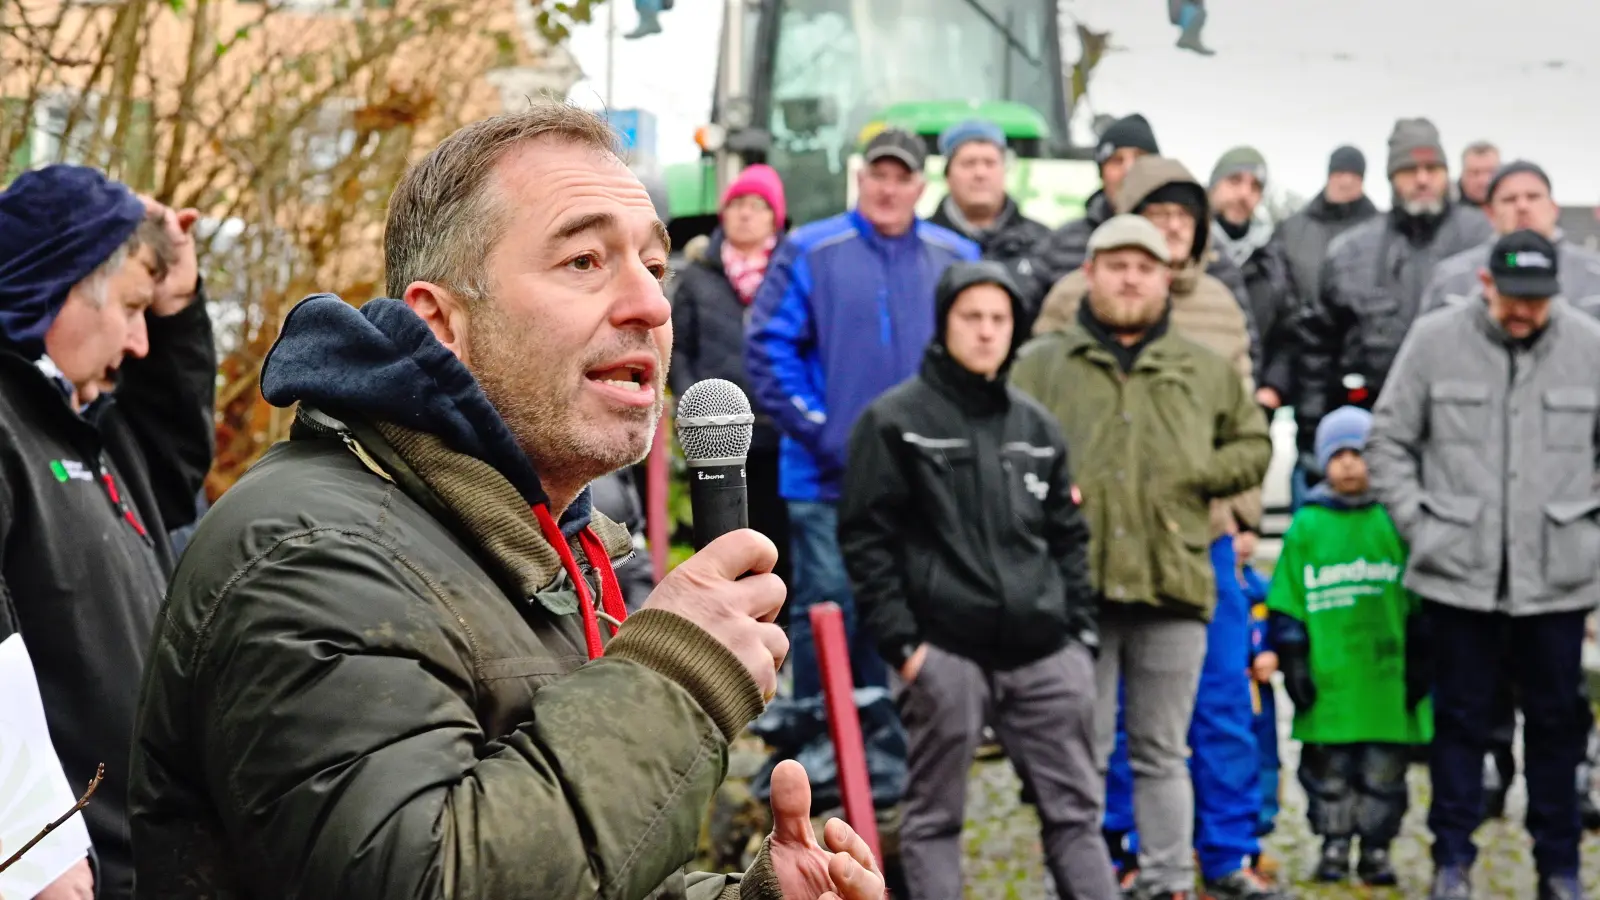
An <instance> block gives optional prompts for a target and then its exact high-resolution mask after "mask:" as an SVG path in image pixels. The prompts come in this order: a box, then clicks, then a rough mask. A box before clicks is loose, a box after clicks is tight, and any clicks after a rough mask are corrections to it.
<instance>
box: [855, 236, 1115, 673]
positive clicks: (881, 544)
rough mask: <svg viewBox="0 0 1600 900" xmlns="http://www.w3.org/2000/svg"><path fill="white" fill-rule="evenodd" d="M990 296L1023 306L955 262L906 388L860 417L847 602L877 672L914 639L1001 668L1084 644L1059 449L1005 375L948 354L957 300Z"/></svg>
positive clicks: (1051, 426)
mask: <svg viewBox="0 0 1600 900" xmlns="http://www.w3.org/2000/svg"><path fill="white" fill-rule="evenodd" d="M977 284H997V285H1000V286H1001V287H1003V288H1004V289H1005V290H1006V292H1007V294H1009V295H1010V297H1011V301H1012V315H1013V316H1014V317H1015V316H1019V315H1020V314H1021V313H1022V311H1023V309H1024V308H1025V303H1024V299H1023V297H1022V294H1021V291H1020V290H1019V289H1018V288H1017V286H1016V284H1015V282H1013V281H1012V279H1011V277H1010V275H1009V273H1008V272H1007V270H1006V269H1005V268H1004V267H1003V266H1002V265H1001V264H999V263H996V262H982V263H970V264H968V263H958V264H956V265H954V266H952V267H951V268H950V269H949V270H948V271H947V272H946V273H945V276H944V278H943V279H942V280H941V281H940V283H939V288H938V292H937V295H936V307H937V309H938V325H937V328H936V334H935V337H934V339H933V341H932V342H930V343H929V344H928V348H927V351H926V353H924V355H923V361H922V370H921V372H920V373H919V374H918V375H917V377H916V378H913V379H911V380H910V381H908V382H906V383H904V384H902V385H900V386H898V387H896V388H894V389H892V390H890V391H889V392H888V393H885V394H884V395H883V396H881V397H879V398H878V399H877V400H875V401H874V402H873V403H872V404H871V405H870V406H868V407H867V409H866V411H864V412H863V413H862V415H861V417H860V419H859V420H858V421H857V423H856V426H855V428H854V430H853V431H852V432H851V435H850V466H849V468H848V469H847V470H846V472H845V480H844V489H843V490H842V492H841V500H840V509H839V546H840V549H841V551H842V552H843V555H844V562H845V568H846V569H847V570H848V571H849V573H850V579H851V583H852V586H853V587H854V591H855V599H856V603H858V604H859V605H860V608H861V610H862V615H863V617H864V620H865V621H866V623H867V625H868V627H869V628H870V629H871V631H872V633H873V634H874V635H875V636H876V637H877V638H878V642H879V649H880V652H882V654H883V656H884V657H885V659H887V660H888V661H889V662H890V663H891V664H893V665H896V666H898V665H900V664H901V663H903V662H904V661H905V660H906V658H907V657H909V655H910V654H911V652H912V651H914V650H915V649H916V647H917V645H918V644H921V643H923V642H924V641H926V642H928V643H931V644H933V645H934V646H936V647H939V648H940V649H941V650H945V651H948V652H950V653H954V654H957V655H959V656H963V657H966V658H968V659H971V660H973V661H975V662H977V663H978V664H979V665H981V666H984V667H986V668H996V669H1009V668H1013V667H1016V666H1021V665H1025V664H1027V663H1029V662H1032V661H1034V660H1037V659H1039V658H1041V657H1044V656H1047V655H1049V654H1050V653H1053V652H1055V651H1056V650H1057V649H1059V648H1060V647H1061V646H1062V645H1064V644H1065V643H1066V642H1067V641H1069V640H1077V641H1081V642H1083V643H1086V644H1091V645H1092V644H1093V643H1094V642H1095V638H1094V617H1093V613H1092V610H1093V600H1092V596H1093V593H1092V589H1091V588H1090V583H1089V568H1088V557H1087V550H1088V538H1089V536H1088V530H1087V528H1086V526H1085V525H1084V522H1083V518H1082V516H1081V515H1080V514H1079V511H1078V497H1079V494H1078V491H1077V489H1076V488H1075V487H1074V486H1073V484H1072V476H1071V470H1070V466H1069V464H1068V459H1067V447H1066V443H1065V440H1064V439H1063V438H1062V436H1061V431H1060V428H1059V426H1057V425H1056V423H1055V421H1054V420H1053V419H1052V418H1051V416H1050V414H1049V413H1048V412H1046V411H1045V410H1044V408H1043V407H1041V406H1039V405H1038V403H1036V402H1035V401H1033V400H1032V399H1029V398H1028V397H1026V396H1025V395H1023V394H1022V393H1021V392H1020V391H1018V390H1016V389H1015V388H1013V387H1011V386H1010V385H1009V384H1008V383H1007V381H1006V372H1007V370H1008V369H1009V368H1010V364H1011V360H1012V359H1013V358H1014V357H1015V355H1016V351H1017V349H1018V347H1019V346H1020V344H1021V343H1022V339H1023V338H1024V337H1025V336H1026V335H1025V333H1024V332H1023V331H1022V330H1021V329H1017V330H1014V331H1013V334H1012V342H1011V347H1010V350H1009V352H1008V354H1007V356H1006V360H1005V362H1004V364H1003V365H1002V366H1001V368H1000V371H999V373H998V374H997V375H996V376H995V377H994V378H993V379H987V378H984V377H983V376H981V375H978V374H975V373H973V372H971V371H970V370H968V369H966V368H965V367H964V366H962V365H961V364H960V363H959V362H957V361H956V360H955V358H954V357H952V356H951V355H950V352H949V350H948V349H947V348H946V345H945V338H946V331H947V327H948V322H949V315H950V309H951V307H952V306H953V305H954V303H955V301H956V299H957V298H958V297H959V296H960V294H961V292H962V291H964V290H966V289H967V288H969V287H972V286H973V285H977Z"/></svg>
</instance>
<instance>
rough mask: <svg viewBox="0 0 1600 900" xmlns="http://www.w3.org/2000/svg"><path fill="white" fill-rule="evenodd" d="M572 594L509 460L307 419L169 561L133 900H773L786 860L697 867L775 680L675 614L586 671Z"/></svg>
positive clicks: (142, 730) (150, 700)
mask: <svg viewBox="0 0 1600 900" xmlns="http://www.w3.org/2000/svg"><path fill="white" fill-rule="evenodd" d="M593 527H594V530H595V532H596V534H597V535H598V536H599V537H600V539H601V541H602V542H603V543H604V545H605V546H606V548H607V550H608V552H610V553H611V554H613V555H615V556H621V555H625V554H626V553H628V552H629V551H630V550H631V541H630V540H629V537H628V534H627V530H626V529H624V528H622V527H621V526H619V525H616V524H615V523H612V522H609V521H607V520H605V519H604V518H603V517H601V516H598V515H596V516H594V518H593ZM570 543H571V544H572V545H573V549H574V552H575V553H578V554H580V558H581V552H582V547H581V545H580V544H579V543H578V542H577V541H575V540H574V541H571V542H570ZM582 568H583V570H584V573H585V580H586V581H589V582H591V585H590V590H591V593H592V594H593V595H594V596H599V586H598V585H596V584H593V583H592V582H594V581H595V579H594V577H593V574H592V570H591V569H590V567H589V566H588V565H587V564H586V562H585V564H584V565H583V567H582ZM578 602H579V601H578V599H577V595H576V594H575V592H574V590H573V586H572V584H571V582H570V581H568V580H567V576H566V575H565V573H564V572H563V571H562V567H561V565H560V562H559V560H558V558H557V554H556V550H555V548H554V547H553V546H552V545H550V544H549V543H547V542H546V541H545V539H544V537H543V535H542V534H541V532H540V529H539V526H538V524H537V521H536V520H535V518H534V516H533V515H532V514H531V513H530V512H529V509H528V507H527V505H526V504H525V503H524V502H523V500H522V498H521V496H520V495H519V494H518V492H517V490H516V488H514V487H513V486H512V485H511V484H510V482H508V481H507V480H506V479H505V478H504V477H503V476H502V475H501V474H500V473H499V472H497V471H496V470H494V469H493V468H491V467H490V466H488V465H487V464H485V463H483V462H481V461H479V460H477V459H475V458H473V457H470V456H466V455H463V454H460V453H456V452H454V451H452V450H450V449H448V448H446V447H445V445H444V444H443V443H442V442H441V441H440V440H439V439H438V438H436V437H433V436H431V435H427V434H423V433H420V432H414V431H408V430H406V429H403V428H399V427H395V426H392V425H388V424H384V423H373V424H367V423H362V422H360V421H355V420H351V421H347V422H341V421H339V420H335V419H332V418H330V417H326V416H321V415H320V414H317V413H315V412H310V411H307V410H305V409H302V410H301V411H300V415H299V418H298V419H297V421H296V425H295V433H294V435H293V439H292V440H289V441H287V442H284V443H280V444H278V445H276V446H274V447H273V448H272V449H271V450H269V451H268V453H267V454H266V456H265V457H263V459H262V460H261V461H260V462H259V463H257V464H256V465H255V466H254V467H253V468H252V469H251V470H250V472H249V473H248V474H246V475H245V477H244V478H243V479H241V480H240V481H239V482H238V484H236V485H235V486H234V487H233V488H231V489H230V490H229V491H228V492H227V494H225V495H224V496H223V497H222V498H221V499H220V500H219V501H218V503H217V504H216V506H214V507H213V508H212V509H211V510H210V512H208V513H207V515H206V517H205V519H204V520H203V521H202V522H201V523H200V527H199V530H198V531H197V532H196V533H195V536H194V538H193V540H192V542H191V543H190V545H189V547H188V549H187V551H186V552H185V554H184V557H183V560H182V562H181V563H180V565H179V566H178V569H177V572H176V574H175V575H174V576H173V580H172V587H171V591H170V595H169V598H168V600H167V603H166V606H165V607H164V608H163V610H162V616H161V620H160V624H159V628H158V632H157V634H156V637H155V643H154V645H153V652H152V654H151V662H150V665H149V667H148V670H147V673H146V676H145V683H144V691H143V699H142V703H141V707H140V716H139V720H138V725H137V733H136V746H135V753H134V759H135V762H134V770H133V772H132V773H131V782H132V785H131V791H130V809H131V816H130V818H131V824H132V832H133V844H134V856H135V861H136V865H137V871H138V886H137V891H138V897H139V898H141V900H143V898H150V900H156V898H160V900H201V898H206V900H232V898H244V897H261V898H268V897H270V898H274V900H281V898H308V900H311V898H315V900H322V898H334V897H337V898H341V900H380V898H381V900H420V898H430V900H432V898H441V900H491V898H492V900H543V898H557V897H559V898H577V897H605V898H608V900H610V898H616V900H639V898H643V897H646V896H656V897H662V898H690V900H713V898H718V900H726V898H744V900H753V898H759V900H777V893H778V892H777V890H776V889H775V884H776V882H775V879H773V878H772V877H771V869H770V866H769V865H767V864H766V862H765V854H762V856H761V857H760V858H759V859H758V862H757V868H754V869H752V871H751V872H750V873H749V874H748V875H747V876H746V877H745V878H744V879H743V882H742V883H741V882H740V878H739V877H738V876H723V875H692V876H685V875H684V874H683V873H682V872H681V871H680V870H681V868H682V866H683V865H684V864H685V863H686V862H688V861H689V860H690V858H691V857H692V856H693V855H694V851H695V847H696V843H697V839H698V837H699V834H700V823H701V819H702V817H703V815H704V813H705V811H706V809H707V808H708V806H709V802H710V800H711V797H712V794H713V792H714V791H715V790H716V788H717V786H718V785H719V784H720V783H721V781H722V778H723V775H724V774H725V771H726V766H727V750H728V741H729V739H730V737H732V736H733V735H735V734H737V733H739V732H740V731H742V730H743V729H744V727H745V725H746V724H748V723H749V721H750V720H751V719H752V718H754V717H755V716H756V715H757V714H759V713H760V711H761V709H762V699H761V694H760V691H759V690H758V688H757V687H756V684H755V681H754V680H753V679H752V678H751V677H750V675H749V674H748V673H747V672H746V671H745V669H744V667H743V666H742V665H741V664H740V663H739V661H738V659H737V658H736V657H734V656H733V654H732V653H730V652H729V651H728V650H726V649H725V648H723V647H722V645H721V644H719V643H718V642H717V641H716V640H715V639H714V638H712V637H711V635H710V634H708V633H706V632H705V631H703V630H701V629H700V628H698V627H697V626H695V625H693V624H692V623H690V622H689V621H688V620H687V619H683V618H680V617H678V616H675V615H673V614H671V613H667V612H662V611H658V610H645V611H642V612H640V613H638V614H636V615H634V616H632V617H630V618H629V619H628V620H627V622H626V623H625V624H624V625H623V626H622V628H621V630H620V631H619V633H618V634H617V635H616V637H615V638H613V639H611V640H610V642H609V644H608V645H607V647H606V652H605V655H604V656H603V657H602V658H600V659H599V660H596V661H594V662H590V661H589V660H588V658H587V654H586V652H585V649H584V639H583V632H582V628H581V623H580V617H579V615H578V607H577V603H578ZM604 630H605V629H602V631H604Z"/></svg>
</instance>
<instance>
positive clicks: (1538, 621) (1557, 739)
mask: <svg viewBox="0 0 1600 900" xmlns="http://www.w3.org/2000/svg"><path fill="white" fill-rule="evenodd" d="M1426 609H1427V615H1428V617H1429V619H1430V622H1431V626H1432V634H1433V641H1432V643H1433V647H1434V673H1433V674H1434V679H1433V682H1434V693H1433V704H1434V706H1433V711H1434V736H1433V747H1432V753H1431V759H1430V763H1431V765H1430V768H1431V770H1432V775H1433V803H1432V805H1431V807H1430V808H1429V811H1428V828H1429V829H1430V830H1431V831H1432V832H1433V835H1434V842H1433V861H1434V864H1435V865H1436V866H1440V867H1443V866H1463V867H1470V866H1471V865H1472V864H1473V862H1474V861H1475V860H1476V859H1477V847H1476V846H1475V845H1474V844H1473V843H1472V832H1473V831H1474V830H1475V829H1476V828H1477V827H1478V825H1479V824H1480V823H1481V822H1482V820H1483V760H1484V754H1485V753H1487V752H1488V751H1489V745H1490V731H1491V729H1492V728H1493V726H1494V724H1495V723H1494V718H1495V712H1496V710H1495V695H1496V692H1497V690H1498V689H1499V687H1500V683H1501V682H1502V681H1503V680H1505V679H1504V673H1503V672H1502V669H1501V668H1500V666H1498V665H1494V664H1493V661H1496V660H1501V659H1505V658H1507V652H1508V651H1509V659H1510V661H1511V671H1510V673H1509V674H1510V676H1511V681H1512V683H1513V684H1514V686H1515V688H1516V690H1517V695H1518V697H1519V698H1520V700H1521V702H1522V715H1523V743H1524V747H1525V752H1524V755H1523V760H1524V775H1525V778H1526V780H1527V785H1528V817H1527V828H1528V833H1529V835H1531V836H1532V837H1533V857H1534V862H1535V864H1536V865H1537V867H1538V869H1539V872H1540V874H1542V875H1572V874H1576V873H1577V871H1578V842H1579V840H1580V838H1581V837H1582V832H1581V830H1580V828H1579V822H1578V795H1577V792H1576V791H1574V790H1573V785H1574V784H1575V783H1576V779H1577V769H1578V762H1579V761H1580V760H1581V759H1582V758H1583V755H1584V750H1585V746H1586V743H1587V740H1588V731H1589V727H1590V718H1589V715H1588V714H1587V711H1586V710H1585V709H1584V708H1583V705H1582V704H1581V703H1579V702H1577V699H1578V696H1579V691H1580V687H1579V685H1580V682H1581V680H1582V678H1583V624H1584V619H1585V618H1586V616H1587V614H1586V613H1585V612H1584V611H1577V612H1565V613H1551V614H1548V615H1539V616H1522V617H1516V618H1513V617H1510V616H1505V615H1499V614H1494V613H1480V612H1468V611H1466V610H1460V609H1455V608H1452V607H1448V606H1443V605H1440V604H1437V603H1432V602H1430V603H1428V604H1427V606H1426ZM1486 661H1490V664H1488V665H1486V664H1485V662H1486Z"/></svg>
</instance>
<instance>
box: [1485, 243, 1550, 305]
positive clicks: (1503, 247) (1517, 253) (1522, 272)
mask: <svg viewBox="0 0 1600 900" xmlns="http://www.w3.org/2000/svg"><path fill="white" fill-rule="evenodd" d="M1558 261H1559V254H1558V253H1557V251H1556V247H1555V245H1554V244H1552V243H1550V241H1549V240H1548V239H1546V238H1545V237H1544V235H1541V234H1539V233H1538V232H1536V231H1527V230H1523V231H1513V232H1511V233H1510V234H1508V235H1506V236H1505V237H1502V238H1501V239H1500V240H1498V241H1495V244H1494V249H1493V250H1491V251H1489V277H1491V278H1493V279H1494V287H1495V290H1497V291H1499V292H1500V293H1501V295H1502V296H1506V297H1515V298H1517V299H1523V300H1543V299H1548V298H1550V297H1554V296H1556V295H1557V294H1559V293H1561V279H1560V278H1558V277H1557V275H1558V272H1559V262H1558Z"/></svg>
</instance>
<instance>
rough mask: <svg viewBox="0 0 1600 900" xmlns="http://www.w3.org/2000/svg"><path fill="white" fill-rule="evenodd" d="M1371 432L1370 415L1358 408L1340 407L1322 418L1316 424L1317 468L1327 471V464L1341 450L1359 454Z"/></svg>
mask: <svg viewBox="0 0 1600 900" xmlns="http://www.w3.org/2000/svg"><path fill="white" fill-rule="evenodd" d="M1371 431H1372V413H1369V412H1367V411H1366V410H1364V409H1362V408H1361V407H1359V406H1341V407H1339V408H1338V409H1336V410H1334V411H1333V412H1331V413H1328V414H1327V415H1325V416H1323V417H1322V421H1321V422H1319V423H1318V424H1317V442H1316V450H1317V467H1318V468H1320V469H1322V471H1324V472H1326V471H1328V463H1329V462H1331V461H1332V460H1333V458H1334V457H1335V456H1338V455H1339V451H1341V450H1354V451H1356V452H1357V453H1359V452H1361V448H1362V447H1365V446H1366V443H1367V434H1368V433H1370V432H1371Z"/></svg>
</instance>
